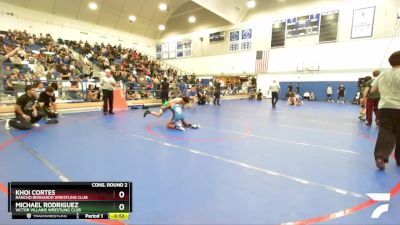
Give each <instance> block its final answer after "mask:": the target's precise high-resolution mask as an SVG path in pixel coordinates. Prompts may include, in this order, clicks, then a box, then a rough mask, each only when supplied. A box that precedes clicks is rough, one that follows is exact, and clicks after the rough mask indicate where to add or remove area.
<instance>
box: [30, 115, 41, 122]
mask: <svg viewBox="0 0 400 225" xmlns="http://www.w3.org/2000/svg"><path fill="white" fill-rule="evenodd" d="M42 118H43V116H41V115H38V116H36V117H33V116H32V117H31V124H35V123H37V122H38V121H39V120H41V119H42Z"/></svg>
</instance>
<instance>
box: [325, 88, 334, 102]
mask: <svg viewBox="0 0 400 225" xmlns="http://www.w3.org/2000/svg"><path fill="white" fill-rule="evenodd" d="M332 96H333V88H332V85H330V84H329V85H328V88H327V89H326V97H327V101H328V102H333V98H332Z"/></svg>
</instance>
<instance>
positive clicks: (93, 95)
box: [86, 84, 99, 102]
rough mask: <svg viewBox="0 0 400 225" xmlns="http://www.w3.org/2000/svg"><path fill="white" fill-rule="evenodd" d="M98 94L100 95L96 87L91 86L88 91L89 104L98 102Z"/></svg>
mask: <svg viewBox="0 0 400 225" xmlns="http://www.w3.org/2000/svg"><path fill="white" fill-rule="evenodd" d="M98 94H99V92H98V91H97V90H96V89H95V86H94V85H93V84H89V89H88V91H87V95H86V100H87V101H88V102H94V101H97V96H98Z"/></svg>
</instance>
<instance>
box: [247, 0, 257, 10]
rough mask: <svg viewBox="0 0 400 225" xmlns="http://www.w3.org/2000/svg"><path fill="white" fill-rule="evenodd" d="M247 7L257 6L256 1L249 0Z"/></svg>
mask: <svg viewBox="0 0 400 225" xmlns="http://www.w3.org/2000/svg"><path fill="white" fill-rule="evenodd" d="M247 7H248V8H250V9H252V8H254V7H256V1H254V0H248V1H247Z"/></svg>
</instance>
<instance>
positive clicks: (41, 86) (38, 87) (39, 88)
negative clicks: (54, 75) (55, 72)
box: [36, 82, 46, 96]
mask: <svg viewBox="0 0 400 225" xmlns="http://www.w3.org/2000/svg"><path fill="white" fill-rule="evenodd" d="M45 90H46V89H45V88H44V84H43V82H39V83H37V85H36V95H37V96H39V95H40V93H42V92H44V91H45Z"/></svg>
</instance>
